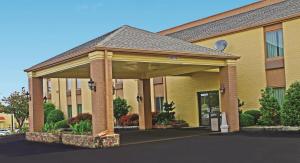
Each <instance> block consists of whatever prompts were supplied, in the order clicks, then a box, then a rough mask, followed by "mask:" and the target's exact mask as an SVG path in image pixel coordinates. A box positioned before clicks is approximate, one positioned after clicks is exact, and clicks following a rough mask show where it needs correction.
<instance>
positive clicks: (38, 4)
mask: <svg viewBox="0 0 300 163" xmlns="http://www.w3.org/2000/svg"><path fill="white" fill-rule="evenodd" d="M252 2H255V0H213V1H212V0H48V1H46V0H1V1H0V56H1V62H0V73H1V79H0V98H1V97H3V96H7V95H9V94H10V93H11V92H12V91H14V90H19V89H21V87H23V86H27V76H26V74H25V73H24V72H23V70H24V69H25V68H28V67H30V66H32V65H34V64H36V63H39V62H41V61H43V60H45V59H48V58H50V57H52V56H54V55H57V54H59V53H61V52H64V51H66V50H68V49H70V48H72V47H74V46H76V45H79V44H81V43H84V42H86V41H88V40H90V39H92V38H95V37H97V36H99V35H101V34H103V33H106V32H109V31H111V30H113V29H115V28H117V27H119V26H121V25H124V24H128V25H131V26H135V27H138V28H143V29H145V30H149V31H153V32H157V31H160V30H163V29H166V28H169V27H173V26H176V25H180V24H183V23H186V22H189V21H193V20H196V19H199V18H203V17H207V16H210V15H213V14H216V13H219V12H222V11H226V10H229V9H233V8H236V7H239V6H242V5H245V4H248V3H252Z"/></svg>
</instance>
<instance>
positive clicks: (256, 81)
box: [197, 28, 266, 109]
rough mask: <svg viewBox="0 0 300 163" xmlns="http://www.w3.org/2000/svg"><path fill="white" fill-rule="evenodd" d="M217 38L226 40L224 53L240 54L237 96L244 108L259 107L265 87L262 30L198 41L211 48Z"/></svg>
mask: <svg viewBox="0 0 300 163" xmlns="http://www.w3.org/2000/svg"><path fill="white" fill-rule="evenodd" d="M217 40H226V41H227V42H228V47H227V48H226V50H225V52H226V53H231V54H233V55H238V56H241V59H240V60H238V62H237V80H238V97H239V98H240V99H242V100H243V101H244V102H245V106H244V109H254V108H259V106H260V105H259V102H258V100H259V98H260V96H261V95H260V91H261V89H264V88H265V87H266V73H265V52H264V30H263V28H258V29H253V30H249V31H245V32H240V33H234V34H231V35H227V36H222V37H219V38H214V39H209V40H205V41H201V42H198V43H197V44H198V45H202V46H206V47H210V48H213V47H214V44H215V42H216V41H217Z"/></svg>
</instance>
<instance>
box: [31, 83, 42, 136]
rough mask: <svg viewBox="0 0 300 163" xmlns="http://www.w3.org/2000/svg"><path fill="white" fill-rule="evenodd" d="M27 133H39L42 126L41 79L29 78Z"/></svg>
mask: <svg viewBox="0 0 300 163" xmlns="http://www.w3.org/2000/svg"><path fill="white" fill-rule="evenodd" d="M28 82H29V93H30V101H29V131H30V132H39V131H41V130H42V128H43V126H44V109H43V78H33V77H29V80H28Z"/></svg>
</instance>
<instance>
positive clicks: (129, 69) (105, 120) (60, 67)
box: [25, 26, 239, 135]
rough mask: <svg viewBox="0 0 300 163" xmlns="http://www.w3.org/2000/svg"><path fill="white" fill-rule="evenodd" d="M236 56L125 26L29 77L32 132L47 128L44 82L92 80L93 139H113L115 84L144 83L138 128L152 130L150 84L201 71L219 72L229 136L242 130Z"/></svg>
mask: <svg viewBox="0 0 300 163" xmlns="http://www.w3.org/2000/svg"><path fill="white" fill-rule="evenodd" d="M237 59H239V57H238V56H233V55H230V54H226V53H223V52H219V51H216V50H213V49H209V48H206V47H202V46H198V45H194V44H192V43H189V42H186V41H182V40H179V39H176V38H172V37H168V36H161V35H159V34H156V33H152V32H148V31H145V30H141V29H137V28H134V27H130V26H122V27H120V28H118V29H116V30H114V31H112V32H109V33H107V34H105V35H103V36H100V37H98V38H96V39H93V40H91V41H89V42H87V43H84V44H82V45H80V46H78V47H75V48H73V49H71V50H69V51H67V52H65V53H62V54H60V55H58V56H55V57H53V58H51V59H49V60H47V61H45V62H42V63H40V64H37V65H35V66H33V67H31V68H29V69H26V70H25V71H26V72H27V73H28V76H29V86H30V94H31V101H30V130H31V131H39V130H41V128H42V126H43V119H44V118H43V109H42V101H43V97H42V95H43V93H42V90H43V89H42V85H43V84H42V79H43V78H91V79H92V80H93V81H95V84H96V87H97V89H96V91H93V92H92V114H93V116H94V117H96V118H93V134H94V135H97V134H98V133H100V132H102V131H106V130H107V131H109V132H111V133H113V127H114V125H113V109H112V98H113V97H112V89H111V88H112V79H140V82H139V84H138V85H139V94H140V95H141V96H142V97H143V99H144V100H143V101H141V102H140V104H139V114H140V128H141V129H148V128H151V125H152V123H151V109H150V108H151V106H149V105H151V101H150V102H149V100H151V98H150V94H151V93H150V82H149V79H150V78H153V77H160V76H174V75H189V74H191V73H195V72H199V71H207V72H219V73H220V81H221V82H220V83H221V85H222V88H224V89H226V91H225V92H224V93H223V94H222V95H221V103H222V104H221V105H222V108H223V109H222V110H223V111H224V112H226V113H227V115H228V123H229V125H230V130H231V131H236V130H238V129H239V126H238V112H237V92H236V60H237Z"/></svg>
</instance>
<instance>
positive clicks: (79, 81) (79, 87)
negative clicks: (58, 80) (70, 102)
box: [76, 79, 81, 90]
mask: <svg viewBox="0 0 300 163" xmlns="http://www.w3.org/2000/svg"><path fill="white" fill-rule="evenodd" d="M76 89H77V90H80V89H81V80H80V79H76Z"/></svg>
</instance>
